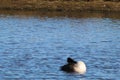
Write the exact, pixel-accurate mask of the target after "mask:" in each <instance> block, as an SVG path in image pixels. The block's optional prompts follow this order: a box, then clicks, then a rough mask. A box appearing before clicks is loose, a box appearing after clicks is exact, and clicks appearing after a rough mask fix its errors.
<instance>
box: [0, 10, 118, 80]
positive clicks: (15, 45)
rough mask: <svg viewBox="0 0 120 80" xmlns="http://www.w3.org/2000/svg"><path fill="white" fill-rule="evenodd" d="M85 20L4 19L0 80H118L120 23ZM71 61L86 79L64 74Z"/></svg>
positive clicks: (107, 19) (0, 19) (0, 39)
mask: <svg viewBox="0 0 120 80" xmlns="http://www.w3.org/2000/svg"><path fill="white" fill-rule="evenodd" d="M11 13H12V12H11ZM63 14H64V13H63ZM81 14H83V13H81ZM88 14H89V15H90V13H88ZM97 14H98V15H100V14H99V13H96V15H97ZM79 16H82V15H79ZM86 16H87V15H86ZM86 16H85V15H84V17H73V16H72V17H67V16H65V15H64V16H58V15H56V16H55V15H54V16H47V15H46V16H45V15H44V16H42V17H41V16H38V15H29V16H28V15H19V14H16V15H15V14H12V15H11V14H5V13H4V14H1V15H0V80H119V79H120V18H118V17H115V18H111V17H109V16H107V15H106V16H102V17H100V16H99V17H98V16H93V17H92V16H87V17H86ZM67 57H72V58H73V59H75V60H77V61H79V60H82V61H84V62H85V63H86V65H87V72H86V74H85V75H79V74H69V73H65V72H63V71H60V66H62V65H64V64H65V63H66V58H67Z"/></svg>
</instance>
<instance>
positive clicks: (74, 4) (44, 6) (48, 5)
mask: <svg viewBox="0 0 120 80" xmlns="http://www.w3.org/2000/svg"><path fill="white" fill-rule="evenodd" d="M116 1H117V0H116ZM0 2H1V3H0V9H16V10H55V11H83V10H89V11H96V10H97V11H120V2H110V1H108V0H106V1H105V0H89V1H88V0H0Z"/></svg>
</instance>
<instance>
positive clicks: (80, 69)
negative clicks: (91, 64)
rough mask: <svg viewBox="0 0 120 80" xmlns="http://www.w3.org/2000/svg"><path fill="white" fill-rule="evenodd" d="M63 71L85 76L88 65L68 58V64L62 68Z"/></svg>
mask: <svg viewBox="0 0 120 80" xmlns="http://www.w3.org/2000/svg"><path fill="white" fill-rule="evenodd" d="M61 70H62V71H65V72H71V73H72V72H76V73H79V74H85V72H86V65H85V63H84V62H83V61H78V62H77V61H74V60H73V59H71V58H67V64H66V65H63V66H61Z"/></svg>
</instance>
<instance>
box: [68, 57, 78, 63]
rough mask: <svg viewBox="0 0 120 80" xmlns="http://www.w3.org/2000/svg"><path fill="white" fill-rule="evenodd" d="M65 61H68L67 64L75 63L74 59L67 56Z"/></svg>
mask: <svg viewBox="0 0 120 80" xmlns="http://www.w3.org/2000/svg"><path fill="white" fill-rule="evenodd" d="M67 62H68V64H76V63H77V62H76V61H74V60H73V59H72V58H70V57H68V58H67Z"/></svg>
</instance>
